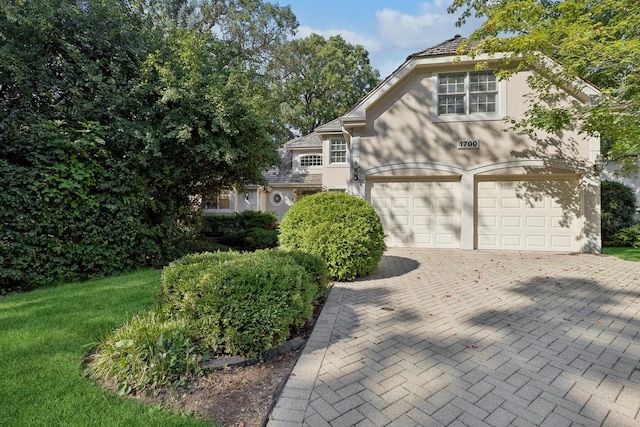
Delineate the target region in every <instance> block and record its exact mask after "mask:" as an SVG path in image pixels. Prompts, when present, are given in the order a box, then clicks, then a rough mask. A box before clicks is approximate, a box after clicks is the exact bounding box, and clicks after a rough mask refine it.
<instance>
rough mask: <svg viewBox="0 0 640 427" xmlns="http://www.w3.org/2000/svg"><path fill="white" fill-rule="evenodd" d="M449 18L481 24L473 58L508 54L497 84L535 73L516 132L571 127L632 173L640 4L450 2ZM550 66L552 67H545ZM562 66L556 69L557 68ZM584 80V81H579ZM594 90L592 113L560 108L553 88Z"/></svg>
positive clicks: (639, 117)
mask: <svg viewBox="0 0 640 427" xmlns="http://www.w3.org/2000/svg"><path fill="white" fill-rule="evenodd" d="M450 11H451V12H454V11H461V18H460V22H464V20H465V19H466V18H468V17H470V16H474V15H475V16H476V17H481V18H484V22H483V24H482V25H481V26H480V27H479V28H478V29H477V30H476V31H475V32H474V33H473V34H472V35H471V37H470V38H469V39H470V42H472V43H477V44H475V45H474V44H470V45H467V46H465V48H469V47H470V46H471V47H472V49H471V50H472V52H476V53H477V52H481V51H484V52H489V53H496V52H507V53H508V57H507V59H506V60H505V61H504V62H503V68H502V70H501V72H502V75H503V76H508V75H509V74H510V73H513V72H516V71H518V70H521V69H525V68H530V67H535V68H536V70H537V71H538V74H537V75H538V77H537V79H534V80H532V81H531V83H532V86H533V87H534V88H535V90H536V92H535V93H534V94H533V96H531V97H530V108H529V111H528V114H527V116H526V119H525V120H524V121H523V122H521V123H519V124H518V125H519V126H520V127H521V128H525V129H527V128H529V129H536V128H537V129H540V128H542V129H544V130H547V131H556V130H558V129H561V128H563V127H567V126H576V127H577V128H578V129H580V130H581V131H583V132H585V133H588V134H598V135H600V136H601V137H602V141H603V144H602V153H603V154H604V155H605V156H606V157H607V158H609V159H611V160H614V161H615V162H617V163H619V164H620V165H622V167H623V168H622V171H623V173H626V174H635V173H637V172H638V160H639V159H640V3H639V2H638V1H637V0H599V1H592V0H560V1H555V0H454V2H453V5H452V6H451V7H450ZM548 59H552V60H554V61H549V60H548ZM558 64H559V65H560V67H558V66H557V65H558ZM581 79H582V80H581ZM581 81H588V82H591V83H593V84H595V85H596V86H597V87H598V88H599V89H600V90H601V91H602V92H603V95H604V96H602V97H601V98H600V99H597V100H595V99H594V100H593V101H594V102H592V103H591V105H586V106H584V105H577V104H572V105H569V106H564V107H558V104H557V103H550V102H548V100H549V99H557V98H553V97H550V96H549V95H551V94H552V93H554V92H555V93H556V94H557V93H558V92H557V90H556V88H563V89H566V88H571V87H575V88H578V87H579V86H580V84H581Z"/></svg>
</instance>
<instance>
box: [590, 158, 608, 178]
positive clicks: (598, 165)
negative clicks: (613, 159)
mask: <svg viewBox="0 0 640 427" xmlns="http://www.w3.org/2000/svg"><path fill="white" fill-rule="evenodd" d="M607 163H608V160H607V158H606V157H604V156H603V155H602V154H598V156H597V157H596V159H595V160H594V161H593V171H594V172H595V173H597V174H600V173H601V172H602V171H603V170H604V168H605V167H606V166H607Z"/></svg>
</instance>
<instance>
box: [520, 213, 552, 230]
mask: <svg viewBox="0 0 640 427" xmlns="http://www.w3.org/2000/svg"><path fill="white" fill-rule="evenodd" d="M525 220H526V225H527V227H528V228H545V227H547V220H548V218H547V217H544V216H529V217H526V218H525Z"/></svg>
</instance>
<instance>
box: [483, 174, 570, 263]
mask: <svg viewBox="0 0 640 427" xmlns="http://www.w3.org/2000/svg"><path fill="white" fill-rule="evenodd" d="M577 190H578V185H577V181H575V180H553V181H480V182H478V183H477V195H478V196H477V197H478V204H477V206H478V216H477V239H478V240H477V243H478V249H524V250H541V251H575V250H578V236H579V222H578V220H577V219H576V215H575V212H576V211H578V210H579V209H578V205H579V202H578V191H577Z"/></svg>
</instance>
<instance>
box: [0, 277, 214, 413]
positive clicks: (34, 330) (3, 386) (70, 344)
mask: <svg viewBox="0 0 640 427" xmlns="http://www.w3.org/2000/svg"><path fill="white" fill-rule="evenodd" d="M159 288H160V272H159V271H151V270H144V271H138V272H135V273H130V274H126V275H122V276H119V277H113V278H109V279H104V280H94V281H88V282H83V283H75V284H67V285H62V286H57V287H51V288H46V289H39V290H35V291H32V292H26V293H22V294H15V295H10V296H7V297H3V298H0V425H2V426H205V425H209V426H210V425H211V424H210V423H208V422H206V421H204V420H202V419H198V418H195V417H190V416H187V415H184V414H178V413H172V412H168V411H164V410H160V409H159V408H156V407H151V406H148V405H143V404H141V403H138V402H135V401H132V400H129V399H123V398H119V397H117V396H115V395H113V394H112V393H109V392H107V391H105V390H103V389H102V388H100V387H98V386H96V385H95V384H94V383H93V382H92V381H91V380H90V379H89V378H87V377H86V375H85V374H84V372H83V368H82V360H83V357H84V355H85V354H86V352H87V351H88V350H89V349H90V348H91V346H92V345H93V344H94V343H96V342H97V341H98V340H99V339H100V338H101V337H102V336H104V335H105V334H106V333H107V332H108V331H110V330H111V329H113V328H115V327H116V326H117V325H119V324H120V323H121V322H122V321H123V320H124V319H125V318H127V317H129V316H131V315H133V314H135V313H137V312H140V311H141V310H144V309H145V308H147V307H148V306H149V305H150V304H152V302H153V301H154V298H155V297H156V295H157V294H158V291H159Z"/></svg>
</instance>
